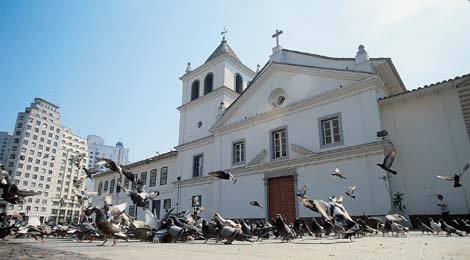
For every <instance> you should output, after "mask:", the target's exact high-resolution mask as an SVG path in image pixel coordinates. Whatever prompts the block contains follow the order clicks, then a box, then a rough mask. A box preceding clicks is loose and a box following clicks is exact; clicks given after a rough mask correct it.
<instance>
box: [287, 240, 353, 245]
mask: <svg viewBox="0 0 470 260" xmlns="http://www.w3.org/2000/svg"><path fill="white" fill-rule="evenodd" d="M310 241H311V242H310ZM354 242H355V241H354V240H337V241H332V240H331V241H329V242H326V243H325V242H323V241H320V240H313V241H312V240H304V241H292V242H291V243H292V244H298V245H336V244H349V243H354Z"/></svg>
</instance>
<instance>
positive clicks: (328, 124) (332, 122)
mask: <svg viewBox="0 0 470 260" xmlns="http://www.w3.org/2000/svg"><path fill="white" fill-rule="evenodd" d="M318 121H319V131H320V148H327V147H331V146H336V145H342V144H343V137H342V134H343V133H342V126H341V114H340V113H337V114H334V115H330V116H326V117H322V118H320V119H318Z"/></svg>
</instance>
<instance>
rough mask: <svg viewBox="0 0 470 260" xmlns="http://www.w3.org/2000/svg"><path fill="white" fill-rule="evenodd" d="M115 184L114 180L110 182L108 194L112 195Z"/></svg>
mask: <svg viewBox="0 0 470 260" xmlns="http://www.w3.org/2000/svg"><path fill="white" fill-rule="evenodd" d="M115 183H116V180H115V179H112V180H111V182H110V183H109V193H113V192H114V185H115Z"/></svg>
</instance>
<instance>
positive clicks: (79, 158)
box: [70, 153, 86, 168]
mask: <svg viewBox="0 0 470 260" xmlns="http://www.w3.org/2000/svg"><path fill="white" fill-rule="evenodd" d="M85 156H86V154H85V153H81V154H78V155H72V156H71V158H70V161H72V163H73V164H74V165H75V166H77V167H78V168H80V166H81V165H80V164H81V163H82V160H83V159H84V158H85Z"/></svg>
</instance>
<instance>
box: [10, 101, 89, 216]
mask: <svg viewBox="0 0 470 260" xmlns="http://www.w3.org/2000/svg"><path fill="white" fill-rule="evenodd" d="M79 154H85V158H84V159H83V161H82V164H83V165H86V162H87V156H86V155H87V154H88V152H87V145H86V141H85V139H84V138H81V137H79V136H77V135H75V134H73V133H72V131H71V130H70V129H68V128H66V127H64V126H62V125H61V124H60V113H59V107H58V106H57V105H54V104H52V103H50V102H48V101H46V100H44V99H41V98H35V99H34V102H33V103H31V105H30V106H29V107H27V108H26V109H25V111H24V112H20V113H18V117H17V120H16V124H15V128H14V130H13V139H12V142H11V146H10V152H9V157H8V161H7V165H6V166H7V170H8V171H9V172H10V176H12V178H13V179H14V182H15V183H16V185H18V188H20V189H24V190H34V191H40V192H41V195H36V196H33V197H27V198H26V202H25V203H24V204H23V205H14V206H13V205H11V207H10V210H12V212H13V213H15V212H18V213H25V214H26V216H36V217H39V218H40V220H41V221H46V220H47V221H49V222H51V223H57V222H59V221H63V222H68V223H70V222H72V221H73V222H76V221H78V219H79V214H80V204H79V202H78V200H77V199H76V198H75V197H76V196H75V193H74V192H73V180H74V179H78V177H79V175H82V176H83V173H81V172H80V170H79V169H78V167H76V166H75V165H74V164H73V163H72V160H71V159H72V157H73V156H76V155H79Z"/></svg>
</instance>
